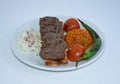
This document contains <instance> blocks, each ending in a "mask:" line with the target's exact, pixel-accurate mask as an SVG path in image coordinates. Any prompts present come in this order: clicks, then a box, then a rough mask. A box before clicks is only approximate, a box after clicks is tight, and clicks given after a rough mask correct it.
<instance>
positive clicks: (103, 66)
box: [0, 0, 120, 84]
mask: <svg viewBox="0 0 120 84" xmlns="http://www.w3.org/2000/svg"><path fill="white" fill-rule="evenodd" d="M46 15H52V16H54V15H68V16H76V17H80V18H83V19H86V20H88V21H90V22H92V23H94V24H95V25H96V26H98V27H99V28H100V30H102V32H103V34H104V36H105V40H106V45H105V52H104V54H103V55H102V57H101V58H100V59H99V60H97V61H96V62H95V63H93V64H92V65H89V66H87V67H85V68H83V69H79V70H76V71H71V72H45V71H40V70H36V69H33V68H31V67H28V66H26V65H24V64H22V63H21V62H19V61H18V60H17V59H16V58H15V57H14V56H13V54H12V53H11V51H10V39H11V37H12V35H13V32H14V31H15V30H16V28H17V27H18V26H19V25H21V24H23V23H25V22H27V21H29V20H32V19H35V18H38V17H40V16H46ZM119 36H120V0H59V1H58V0H43V1H42V0H0V84H73V83H79V84H120V48H119V47H120V37H119Z"/></svg>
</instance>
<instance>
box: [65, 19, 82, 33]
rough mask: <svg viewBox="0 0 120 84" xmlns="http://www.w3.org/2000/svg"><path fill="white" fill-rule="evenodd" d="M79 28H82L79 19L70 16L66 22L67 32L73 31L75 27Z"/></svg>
mask: <svg viewBox="0 0 120 84" xmlns="http://www.w3.org/2000/svg"><path fill="white" fill-rule="evenodd" d="M79 28H80V25H79V23H78V21H77V20H76V19H74V18H70V19H68V20H67V21H66V22H65V23H64V31H65V32H68V31H71V30H73V29H79Z"/></svg>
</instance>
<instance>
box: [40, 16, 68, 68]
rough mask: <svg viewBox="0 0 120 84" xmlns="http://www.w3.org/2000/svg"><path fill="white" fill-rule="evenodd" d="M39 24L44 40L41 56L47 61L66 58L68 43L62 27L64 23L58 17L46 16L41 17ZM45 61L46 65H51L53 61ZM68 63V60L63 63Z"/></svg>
mask: <svg viewBox="0 0 120 84" xmlns="http://www.w3.org/2000/svg"><path fill="white" fill-rule="evenodd" d="M39 24H40V34H41V40H42V47H41V51H40V57H41V58H43V59H44V60H45V61H47V60H48V59H50V60H53V61H58V60H61V59H64V58H65V51H66V48H67V43H66V42H65V41H64V30H63V27H62V24H63V23H62V22H61V21H59V19H58V18H57V17H48V16H46V17H43V18H40V21H39ZM66 61H67V60H66ZM45 63H46V65H49V64H52V61H49V64H48V61H47V62H45ZM66 63H67V62H65V63H63V64H66ZM61 64H62V62H61ZM56 65H57V64H56ZM58 65H59V64H58ZM51 66H52V65H51Z"/></svg>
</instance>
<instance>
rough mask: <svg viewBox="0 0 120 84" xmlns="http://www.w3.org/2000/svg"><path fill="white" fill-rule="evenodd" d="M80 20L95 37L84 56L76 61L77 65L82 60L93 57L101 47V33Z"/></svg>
mask: <svg viewBox="0 0 120 84" xmlns="http://www.w3.org/2000/svg"><path fill="white" fill-rule="evenodd" d="M78 21H80V22H81V24H82V25H83V27H84V28H85V29H86V30H87V31H88V32H89V33H90V34H91V36H92V38H93V45H92V46H91V47H90V48H89V49H88V50H87V51H86V52H85V53H84V55H83V57H81V58H80V59H79V60H78V61H77V62H76V67H77V66H78V63H79V62H80V61H81V60H89V59H90V58H91V57H93V56H94V55H95V54H96V53H97V51H98V50H99V49H100V47H101V38H100V37H99V35H98V34H97V33H96V32H95V31H94V30H93V29H92V28H91V27H90V26H88V25H87V24H85V23H84V22H83V21H81V20H80V19H78Z"/></svg>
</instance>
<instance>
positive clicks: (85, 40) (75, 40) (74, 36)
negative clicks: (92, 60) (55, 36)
mask: <svg viewBox="0 0 120 84" xmlns="http://www.w3.org/2000/svg"><path fill="white" fill-rule="evenodd" d="M65 41H66V42H67V44H68V48H70V47H72V46H73V45H74V44H80V45H82V46H83V48H84V49H85V50H86V49H88V48H89V47H90V46H91V44H93V39H92V37H91V35H90V34H89V32H88V31H87V30H85V29H74V30H72V31H69V32H68V33H67V34H66V35H65Z"/></svg>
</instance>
